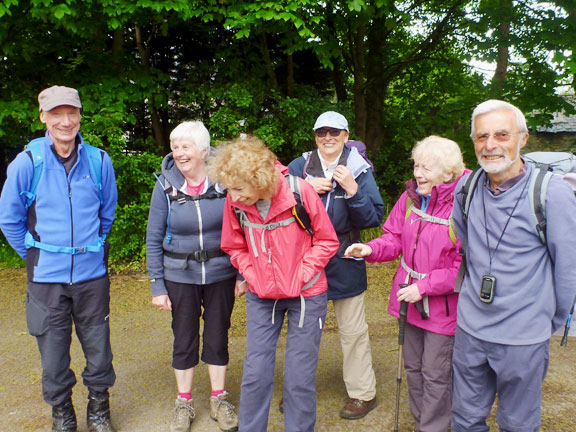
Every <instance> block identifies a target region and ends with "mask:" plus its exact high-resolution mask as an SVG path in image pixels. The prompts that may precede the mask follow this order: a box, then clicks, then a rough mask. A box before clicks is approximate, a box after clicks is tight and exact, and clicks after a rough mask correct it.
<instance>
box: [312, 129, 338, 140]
mask: <svg viewBox="0 0 576 432" xmlns="http://www.w3.org/2000/svg"><path fill="white" fill-rule="evenodd" d="M340 132H342V129H324V128H322V129H316V130H315V131H314V133H315V134H316V136H317V137H320V138H323V137H325V136H326V134H330V136H332V137H337V136H338V135H340Z"/></svg>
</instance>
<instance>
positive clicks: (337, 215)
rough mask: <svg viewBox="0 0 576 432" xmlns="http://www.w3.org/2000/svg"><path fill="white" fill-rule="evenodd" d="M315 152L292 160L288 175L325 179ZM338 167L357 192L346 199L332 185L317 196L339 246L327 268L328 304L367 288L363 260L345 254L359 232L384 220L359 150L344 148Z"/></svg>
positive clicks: (344, 194) (337, 186) (378, 193)
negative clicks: (343, 168) (353, 181)
mask: <svg viewBox="0 0 576 432" xmlns="http://www.w3.org/2000/svg"><path fill="white" fill-rule="evenodd" d="M317 152H318V150H314V151H313V152H308V153H304V154H303V155H302V156H301V157H299V158H297V159H294V160H293V161H292V162H291V163H290V165H288V169H289V171H290V174H293V175H297V176H299V177H302V178H304V179H309V178H314V177H324V173H323V170H322V167H321V166H319V159H318V158H317ZM315 153H316V154H315ZM339 165H346V167H347V168H348V169H349V170H350V171H351V172H352V175H353V176H354V178H355V179H356V182H357V183H358V191H357V192H356V194H354V196H352V197H347V196H346V192H345V191H344V189H343V188H342V187H341V186H340V185H339V184H338V183H336V182H334V185H333V187H332V190H331V191H330V192H329V193H326V194H321V195H320V198H321V199H322V202H323V203H324V206H325V208H326V211H327V212H328V216H329V217H330V220H331V221H332V225H333V226H334V230H335V231H336V234H337V235H338V240H339V242H340V247H339V249H338V252H337V253H336V255H334V257H333V258H332V259H331V260H330V262H329V263H328V266H327V267H326V276H327V277H328V298H329V299H330V300H338V299H343V298H348V297H354V296H357V295H359V294H361V293H362V292H364V291H365V290H366V288H367V287H368V283H367V279H366V263H365V262H364V260H362V259H346V258H344V252H345V251H346V248H347V247H348V246H349V245H351V244H352V243H356V242H360V231H361V230H363V229H365V228H372V227H377V226H380V225H381V224H382V218H383V217H384V203H383V202H382V197H381V196H380V192H379V191H378V187H377V186H376V181H375V180H374V175H373V174H372V170H371V169H370V165H368V163H367V162H366V161H365V160H364V158H363V157H362V156H361V155H360V153H358V150H356V149H355V148H348V147H344V151H343V153H342V156H341V158H340V162H339ZM305 171H306V172H305Z"/></svg>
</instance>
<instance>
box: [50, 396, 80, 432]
mask: <svg viewBox="0 0 576 432" xmlns="http://www.w3.org/2000/svg"><path fill="white" fill-rule="evenodd" d="M76 427H77V425H76V412H75V411H74V405H72V398H68V399H66V400H65V401H64V402H63V403H61V404H60V405H56V406H53V407H52V432H76Z"/></svg>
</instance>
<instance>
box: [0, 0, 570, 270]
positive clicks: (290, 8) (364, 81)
mask: <svg viewBox="0 0 576 432" xmlns="http://www.w3.org/2000/svg"><path fill="white" fill-rule="evenodd" d="M575 44H576V7H575V6H574V3H573V1H569V0H557V1H546V2H542V1H534V0H524V1H515V0H474V1H471V0H443V1H439V0H427V1H423V0H412V1H401V2H395V1H390V0H371V1H359V0H347V1H336V0H327V1H323V2H318V1H311V0H299V1H294V0H283V1H242V0H203V1H199V0H122V1H120V0H100V1H94V0H0V52H1V55H2V60H1V63H0V142H1V146H0V165H1V166H0V168H1V173H2V174H1V175H4V173H5V166H6V164H7V163H8V161H9V160H11V159H12V158H13V157H14V155H15V154H16V153H17V152H18V151H20V150H21V149H22V147H23V146H24V145H25V144H26V143H27V142H28V141H29V140H30V139H31V138H32V137H33V136H35V135H37V134H39V133H41V131H42V129H43V125H42V124H41V123H40V122H39V120H38V111H37V104H36V100H37V99H36V98H37V94H38V92H39V91H40V90H42V89H43V88H46V87H48V86H50V85H56V84H58V85H67V86H71V87H75V88H77V89H78V90H79V91H80V94H81V97H82V102H83V105H84V109H83V125H82V129H81V132H82V134H83V135H84V136H85V139H86V140H87V141H88V142H91V143H92V144H95V145H99V146H101V147H103V148H105V149H107V151H108V152H109V153H110V154H111V155H112V158H113V160H114V163H115V166H116V169H117V171H118V183H119V186H120V197H121V200H120V203H119V211H118V220H117V224H116V226H117V227H118V226H120V227H121V229H117V230H116V231H117V234H116V238H117V240H116V241H117V242H118V244H119V245H122V248H121V249H122V252H118V254H120V256H117V257H116V258H119V259H120V258H134V257H137V256H142V254H143V227H144V226H145V221H146V216H147V205H148V199H149V194H150V192H151V188H152V185H153V182H154V177H153V176H152V172H153V171H154V170H157V169H159V163H160V158H161V156H163V155H164V154H166V153H167V152H169V140H168V136H169V133H170V131H171V129H172V128H173V127H174V126H175V125H177V124H178V123H179V122H181V121H183V120H186V119H200V120H202V121H204V122H205V124H206V125H207V127H208V128H209V130H210V132H211V135H212V138H213V140H214V141H219V140H225V139H230V138H233V137H235V136H237V135H238V134H239V133H241V132H245V133H251V134H254V135H257V136H259V137H260V138H262V139H263V140H264V141H265V142H266V143H267V144H268V145H269V146H270V147H271V148H272V149H273V150H274V151H275V152H276V153H277V154H278V155H279V157H280V159H281V160H282V161H283V162H285V163H287V162H289V161H290V160H291V159H292V158H293V157H294V156H296V155H298V154H299V153H300V152H301V151H303V150H305V149H309V148H311V146H312V144H313V139H312V134H311V129H312V125H313V123H314V120H315V118H316V117H317V115H318V114H320V113H321V112H322V111H324V110H328V109H333V110H337V111H339V112H341V113H343V114H344V115H346V116H347V117H348V119H349V122H350V125H351V137H352V138H354V139H360V140H363V141H364V142H365V143H366V144H367V147H368V153H369V155H370V157H371V158H372V159H373V160H374V161H375V163H376V175H377V180H378V183H379V185H380V186H381V189H382V192H383V195H385V197H388V198H392V199H395V198H396V197H397V196H398V193H399V192H400V190H401V186H400V185H401V184H402V183H403V181H404V180H406V178H408V177H409V176H410V165H411V164H410V161H409V159H408V156H409V150H410V148H411V147H412V145H413V144H414V143H415V142H416V141H417V140H419V139H422V138H424V137H425V136H427V135H430V134H437V135H442V136H447V137H450V138H453V139H455V140H456V141H457V142H459V143H460V144H461V145H462V147H463V149H464V150H465V152H467V153H468V154H470V147H471V146H470V145H468V142H469V138H468V137H467V135H468V133H469V116H470V113H471V110H472V108H473V107H474V106H475V105H476V104H477V103H479V102H481V101H482V100H485V99H488V98H502V99H506V100H508V101H510V102H512V103H514V104H516V105H517V106H519V107H520V108H521V109H522V110H523V111H524V112H525V113H539V114H534V115H530V116H529V123H530V125H531V126H535V125H537V124H544V123H546V122H548V121H549V120H550V118H551V117H550V114H551V113H552V112H554V111H559V110H565V111H566V112H568V113H572V112H574V109H573V107H572V106H571V105H569V104H568V103H567V102H566V101H565V99H564V98H562V97H561V95H560V94H559V93H558V91H557V90H558V88H559V87H561V86H565V88H571V89H572V90H573V89H574V86H575V85H576V80H575V78H574V77H575V74H576V59H575V58H574V52H575V49H574V48H575V46H574V45H575ZM476 61H484V62H489V63H492V64H494V65H495V72H494V73H493V74H492V75H491V76H489V77H486V76H485V75H483V74H481V73H480V72H478V71H477V70H476V69H475V67H474V64H475V62H476ZM471 160H472V159H471ZM2 180H3V178H1V177H0V182H1V181H2Z"/></svg>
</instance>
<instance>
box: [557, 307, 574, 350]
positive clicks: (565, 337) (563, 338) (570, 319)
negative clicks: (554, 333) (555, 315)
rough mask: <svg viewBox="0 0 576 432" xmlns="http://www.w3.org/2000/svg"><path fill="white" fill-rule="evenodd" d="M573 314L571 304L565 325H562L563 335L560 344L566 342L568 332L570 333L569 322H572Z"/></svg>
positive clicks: (563, 344) (564, 344)
mask: <svg viewBox="0 0 576 432" xmlns="http://www.w3.org/2000/svg"><path fill="white" fill-rule="evenodd" d="M573 314H574V305H572V309H570V315H568V319H567V320H566V325H565V326H564V336H562V342H560V346H566V344H567V343H568V333H570V323H571V322H572V315H573Z"/></svg>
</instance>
